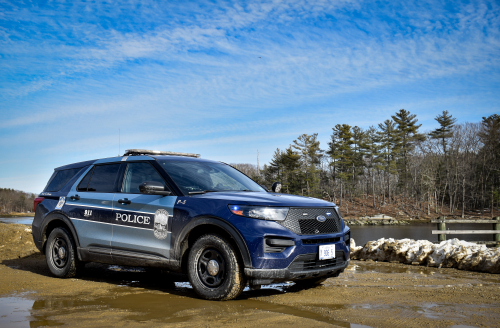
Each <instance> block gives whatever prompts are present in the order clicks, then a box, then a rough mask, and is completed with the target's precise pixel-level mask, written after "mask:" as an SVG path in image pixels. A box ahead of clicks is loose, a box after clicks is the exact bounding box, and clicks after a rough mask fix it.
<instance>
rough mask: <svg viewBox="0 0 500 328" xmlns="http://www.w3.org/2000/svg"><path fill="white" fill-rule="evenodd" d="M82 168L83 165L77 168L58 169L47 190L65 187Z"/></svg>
mask: <svg viewBox="0 0 500 328" xmlns="http://www.w3.org/2000/svg"><path fill="white" fill-rule="evenodd" d="M80 170H81V167H79V168H76V169H68V170H60V171H57V173H56V174H55V176H54V178H53V179H52V181H50V184H49V185H48V186H47V188H46V189H45V191H59V190H61V189H62V187H64V186H65V185H66V184H67V183H68V181H69V180H71V178H72V177H74V176H75V174H77V173H78V172H79V171H80Z"/></svg>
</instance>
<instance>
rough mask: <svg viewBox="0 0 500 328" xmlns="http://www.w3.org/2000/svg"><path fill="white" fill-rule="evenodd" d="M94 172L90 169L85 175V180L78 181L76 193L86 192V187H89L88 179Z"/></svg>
mask: <svg viewBox="0 0 500 328" xmlns="http://www.w3.org/2000/svg"><path fill="white" fill-rule="evenodd" d="M93 172H94V168H92V169H91V170H90V171H89V172H88V173H87V175H85V178H83V179H82V181H80V184H78V187H77V188H76V190H78V191H87V187H88V185H89V181H90V177H91V176H92V173H93Z"/></svg>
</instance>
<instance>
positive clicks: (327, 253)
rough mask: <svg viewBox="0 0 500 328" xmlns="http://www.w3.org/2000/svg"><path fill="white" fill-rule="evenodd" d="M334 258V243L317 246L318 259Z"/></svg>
mask: <svg viewBox="0 0 500 328" xmlns="http://www.w3.org/2000/svg"><path fill="white" fill-rule="evenodd" d="M333 258H335V245H322V246H319V259H320V260H329V259H333Z"/></svg>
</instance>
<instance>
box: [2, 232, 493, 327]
mask: <svg viewBox="0 0 500 328" xmlns="http://www.w3.org/2000/svg"><path fill="white" fill-rule="evenodd" d="M52 325H67V326H75V327H88V326H92V327H104V326H125V327H127V326H130V327H142V326H144V327H150V326H169V327H191V326H192V327H195V326H196V327H198V326H204V327H221V326H222V327H235V326H236V327H262V326H266V327H267V326H271V327H274V326H276V327H278V326H280V327H282V326H284V325H290V326H294V327H299V326H300V327H336V326H337V327H353V328H354V327H367V326H368V327H453V326H457V327H499V326H500V276H499V275H493V274H486V273H475V272H466V271H458V270H455V269H437V268H427V267H421V266H409V265H404V264H396V263H380V262H379V263H376V262H361V261H353V263H351V265H350V267H349V268H348V270H346V272H345V273H343V274H341V276H340V277H338V278H331V279H328V280H327V281H325V282H324V283H323V284H322V285H321V286H318V287H315V288H310V289H305V290H299V289H297V288H296V287H295V286H294V285H293V284H281V285H277V286H272V288H263V289H261V290H246V291H245V292H244V293H243V294H242V296H241V297H240V298H239V299H237V300H233V301H228V302H211V301H204V300H201V299H198V298H197V296H196V294H195V293H194V292H193V290H192V289H191V288H190V286H189V284H188V283H186V282H185V277H183V276H173V275H167V274H159V273H158V272H155V271H146V270H144V269H142V268H126V267H117V266H109V265H102V264H87V265H86V267H85V271H84V273H83V274H82V275H81V276H80V277H78V278H76V279H57V278H53V277H52V276H51V275H50V273H49V271H48V269H47V266H46V264H45V257H44V256H43V255H42V254H40V253H39V252H38V251H37V250H36V249H35V247H34V245H33V242H32V239H31V233H30V230H29V228H27V226H24V225H14V224H0V326H1V327H40V326H52Z"/></svg>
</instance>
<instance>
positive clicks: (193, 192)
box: [188, 190, 221, 195]
mask: <svg viewBox="0 0 500 328" xmlns="http://www.w3.org/2000/svg"><path fill="white" fill-rule="evenodd" d="M217 191H221V190H198V191H190V192H188V194H189V195H199V194H206V193H207V192H217Z"/></svg>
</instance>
